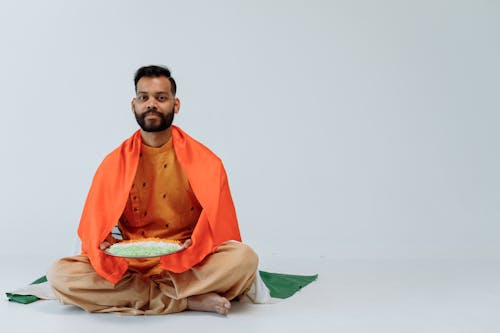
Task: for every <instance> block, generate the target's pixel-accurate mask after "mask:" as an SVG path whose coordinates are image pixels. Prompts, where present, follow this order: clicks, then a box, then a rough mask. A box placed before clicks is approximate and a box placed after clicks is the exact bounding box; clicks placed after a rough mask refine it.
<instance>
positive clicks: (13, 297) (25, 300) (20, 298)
mask: <svg viewBox="0 0 500 333" xmlns="http://www.w3.org/2000/svg"><path fill="white" fill-rule="evenodd" d="M43 282H47V277H46V276H45V275H44V276H42V277H41V278H38V279H36V280H35V281H33V282H31V284H39V283H43ZM5 294H6V295H7V298H8V299H9V301H10V302H16V303H22V304H30V303H33V302H36V301H38V300H39V298H38V297H36V296H33V295H18V294H12V293H5Z"/></svg>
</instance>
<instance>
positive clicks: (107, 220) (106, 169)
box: [78, 126, 241, 283]
mask: <svg viewBox="0 0 500 333" xmlns="http://www.w3.org/2000/svg"><path fill="white" fill-rule="evenodd" d="M141 145H142V139H141V135H140V131H137V132H136V133H134V135H132V137H130V138H129V139H127V140H125V141H124V142H123V143H122V144H121V145H120V146H119V147H118V148H117V149H115V150H114V151H113V152H111V153H110V154H109V155H108V156H106V158H105V159H104V161H103V162H102V163H101V165H100V166H99V168H98V169H97V171H96V174H95V176H94V179H93V181H92V185H91V188H90V190H89V194H88V196H87V200H86V202H85V206H84V209H83V213H82V217H81V220H80V226H79V228H78V235H79V236H80V239H81V241H82V252H83V253H86V254H87V255H88V256H89V259H90V262H91V264H92V267H93V268H94V269H95V270H96V272H97V273H98V274H99V275H100V276H102V277H104V278H106V279H107V280H108V281H110V282H112V283H117V282H118V281H119V280H120V279H121V277H122V276H123V274H124V273H125V272H126V270H127V268H128V262H127V260H126V259H123V258H117V257H112V256H109V255H107V254H105V253H104V252H103V251H102V250H101V249H100V248H99V245H100V244H101V243H102V242H103V241H104V240H105V239H106V237H107V236H108V235H109V233H110V232H111V230H112V229H113V227H114V226H115V225H116V223H117V221H118V220H119V218H120V216H121V215H122V213H123V211H124V208H125V206H126V203H127V200H128V198H129V194H130V190H131V188H132V184H133V181H134V179H135V176H136V173H137V167H138V164H139V155H140V152H141ZM172 146H173V148H174V151H175V154H176V157H177V161H178V163H179V165H180V166H181V168H182V170H183V172H184V174H185V175H186V177H187V179H188V181H189V184H190V185H191V188H192V190H193V193H194V195H195V196H196V198H197V199H198V202H199V204H200V206H201V212H200V214H199V218H198V220H197V222H196V227H195V228H194V230H193V233H192V235H191V239H192V242H193V243H192V245H191V246H190V247H189V248H187V249H185V250H183V251H180V252H178V253H175V254H171V255H169V256H164V257H162V258H161V260H160V262H161V268H162V269H165V270H170V271H172V272H176V273H180V272H184V271H186V270H188V269H190V268H191V267H193V266H194V265H196V264H198V263H200V262H201V261H202V260H203V259H204V258H205V257H206V256H207V255H209V254H210V253H212V252H213V251H214V250H215V248H216V247H217V246H219V245H220V244H222V243H224V242H226V241H228V240H236V241H241V237H240V232H239V227H238V221H237V218H236V211H235V209H234V204H233V201H232V198H231V193H230V190H229V185H228V182H227V176H226V172H225V170H224V167H223V164H222V162H221V160H220V159H219V158H218V157H217V156H216V155H215V154H214V153H212V152H211V151H210V150H209V149H208V148H206V147H205V146H204V145H202V144H201V143H199V142H197V141H196V140H194V139H193V138H191V137H190V136H189V135H187V134H186V133H185V132H183V131H182V130H181V129H180V128H178V127H176V126H172Z"/></svg>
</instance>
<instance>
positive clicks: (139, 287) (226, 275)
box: [47, 242, 258, 315]
mask: <svg viewBox="0 0 500 333" xmlns="http://www.w3.org/2000/svg"><path fill="white" fill-rule="evenodd" d="M257 263H258V259H257V255H256V254H255V252H254V251H253V250H252V249H251V248H250V247H249V246H247V245H245V244H242V243H237V242H226V243H224V244H222V245H220V246H219V247H218V248H217V250H216V251H215V252H214V253H212V254H211V255H209V256H207V257H206V258H205V259H204V260H203V261H202V262H201V263H200V264H198V265H197V266H195V267H193V268H191V269H190V270H188V271H186V272H184V273H172V272H169V271H163V272H162V273H161V274H158V275H153V276H151V277H148V278H146V277H144V276H142V274H139V273H136V272H132V271H127V272H126V273H125V275H124V276H123V278H122V279H121V280H120V281H119V282H118V283H117V284H116V285H113V284H112V283H110V282H109V281H107V280H105V279H104V278H102V277H101V276H99V275H98V274H97V273H96V272H95V271H94V269H93V268H92V266H91V265H90V263H89V260H88V257H87V256H73V257H67V258H62V259H60V260H58V261H56V262H55V263H54V264H53V265H52V267H51V268H50V270H49V272H48V273H47V278H48V280H49V282H50V284H51V286H52V289H53V290H54V292H55V294H56V297H57V299H58V300H59V302H60V303H62V304H67V305H76V306H79V307H81V308H82V309H84V310H86V311H89V312H116V313H120V314H128V315H150V314H155V315H156V314H167V313H173V312H180V311H184V310H186V308H187V298H188V297H189V296H194V295H201V294H205V293H209V292H215V293H217V294H219V295H221V296H223V297H226V298H227V299H229V300H232V299H235V298H237V297H238V296H242V295H244V294H245V293H246V292H247V291H248V289H249V288H250V286H251V284H252V282H253V279H254V277H255V273H256V271H257Z"/></svg>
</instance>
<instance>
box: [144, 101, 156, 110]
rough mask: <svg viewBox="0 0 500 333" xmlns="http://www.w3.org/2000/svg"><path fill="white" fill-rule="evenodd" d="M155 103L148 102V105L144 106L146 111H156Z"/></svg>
mask: <svg viewBox="0 0 500 333" xmlns="http://www.w3.org/2000/svg"><path fill="white" fill-rule="evenodd" d="M156 109H157V108H156V103H155V102H154V101H148V104H147V105H146V110H148V111H149V110H156Z"/></svg>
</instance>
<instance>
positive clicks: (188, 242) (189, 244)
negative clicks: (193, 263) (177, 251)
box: [182, 238, 193, 249]
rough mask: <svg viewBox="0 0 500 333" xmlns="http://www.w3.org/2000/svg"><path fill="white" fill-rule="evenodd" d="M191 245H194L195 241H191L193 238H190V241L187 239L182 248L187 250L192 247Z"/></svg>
mask: <svg viewBox="0 0 500 333" xmlns="http://www.w3.org/2000/svg"><path fill="white" fill-rule="evenodd" d="M191 244H193V241H192V240H191V238H188V239H186V240H185V241H184V244H182V248H183V249H186V248H188V247H190V246H191Z"/></svg>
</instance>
